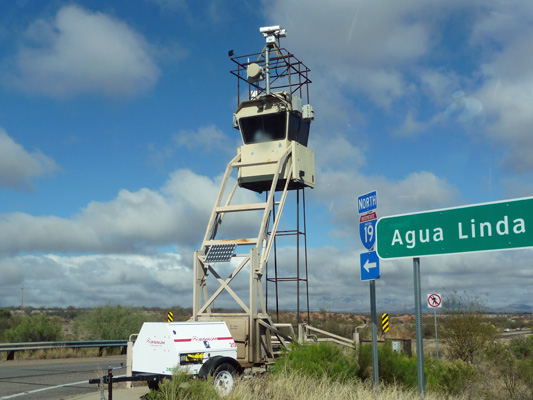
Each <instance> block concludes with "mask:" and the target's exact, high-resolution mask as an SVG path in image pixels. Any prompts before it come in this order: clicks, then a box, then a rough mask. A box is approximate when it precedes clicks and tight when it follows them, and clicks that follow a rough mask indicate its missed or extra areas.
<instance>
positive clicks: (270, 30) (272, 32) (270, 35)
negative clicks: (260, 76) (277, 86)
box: [259, 25, 287, 94]
mask: <svg viewBox="0 0 533 400" xmlns="http://www.w3.org/2000/svg"><path fill="white" fill-rule="evenodd" d="M259 32H261V33H262V34H263V36H264V37H265V39H266V43H267V44H266V46H265V65H264V67H263V68H264V73H265V78H266V81H265V85H266V86H265V90H266V94H270V49H271V48H273V47H276V40H277V41H278V47H279V38H281V37H286V36H287V30H285V29H283V28H282V27H281V26H279V25H276V26H265V27H263V28H259Z"/></svg>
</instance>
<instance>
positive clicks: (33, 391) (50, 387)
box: [0, 375, 126, 400]
mask: <svg viewBox="0 0 533 400" xmlns="http://www.w3.org/2000/svg"><path fill="white" fill-rule="evenodd" d="M121 376H126V375H121ZM115 378H118V376H116V377H115ZM85 383H89V380H88V379H86V380H84V381H81V382H74V383H64V384H63V385H57V386H48V387H45V388H41V389H35V390H30V391H27V392H22V393H16V394H12V395H9V396H4V397H0V400H5V399H14V398H15V397H20V396H27V395H28V394H33V393H39V392H44V391H45V390H50V389H58V388H62V387H65V386H75V385H82V384H85Z"/></svg>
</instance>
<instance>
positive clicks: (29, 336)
mask: <svg viewBox="0 0 533 400" xmlns="http://www.w3.org/2000/svg"><path fill="white" fill-rule="evenodd" d="M5 337H6V340H7V341H8V342H12V343H13V342H56V341H59V340H61V323H60V322H59V319H58V318H57V317H54V318H51V319H50V318H48V317H47V316H46V315H45V314H39V315H32V316H25V317H23V318H22V320H21V321H20V324H18V325H16V326H14V327H12V328H11V329H8V330H6V331H5Z"/></svg>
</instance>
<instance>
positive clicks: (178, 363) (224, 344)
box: [132, 322, 242, 387]
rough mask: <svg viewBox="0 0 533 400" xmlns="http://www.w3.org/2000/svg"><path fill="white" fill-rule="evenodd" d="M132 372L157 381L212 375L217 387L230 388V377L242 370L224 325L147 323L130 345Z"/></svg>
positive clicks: (214, 323) (232, 341) (218, 323)
mask: <svg viewBox="0 0 533 400" xmlns="http://www.w3.org/2000/svg"><path fill="white" fill-rule="evenodd" d="M132 372H133V375H139V374H143V375H145V374H154V375H155V376H157V377H159V378H162V377H164V376H171V375H172V374H173V373H181V374H187V375H197V376H199V377H202V378H203V377H207V376H209V375H212V376H213V378H214V380H215V384H216V385H218V386H228V387H229V386H231V385H230V383H229V382H228V380H229V379H231V384H232V383H233V377H232V375H233V374H234V373H235V372H237V373H241V372H242V367H241V366H240V364H239V363H238V362H237V345H236V344H235V341H234V340H233V337H232V336H231V334H230V331H229V329H228V327H227V326H226V323H225V322H169V323H167V322H146V323H144V324H143V326H142V328H141V331H140V332H139V336H138V337H137V340H136V341H135V344H134V346H133V365H132ZM157 383H158V382H157V379H156V380H155V381H154V382H152V384H153V385H155V386H156V385H157Z"/></svg>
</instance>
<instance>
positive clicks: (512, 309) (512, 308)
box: [489, 304, 533, 314]
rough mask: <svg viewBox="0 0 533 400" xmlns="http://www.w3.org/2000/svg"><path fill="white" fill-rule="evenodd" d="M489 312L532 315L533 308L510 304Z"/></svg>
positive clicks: (525, 305)
mask: <svg viewBox="0 0 533 400" xmlns="http://www.w3.org/2000/svg"><path fill="white" fill-rule="evenodd" d="M489 311H490V312H497V313H513V314H519V313H531V312H533V307H531V306H529V305H527V304H509V305H507V306H504V307H495V308H490V309H489Z"/></svg>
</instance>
